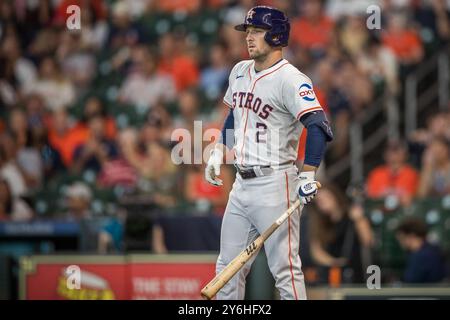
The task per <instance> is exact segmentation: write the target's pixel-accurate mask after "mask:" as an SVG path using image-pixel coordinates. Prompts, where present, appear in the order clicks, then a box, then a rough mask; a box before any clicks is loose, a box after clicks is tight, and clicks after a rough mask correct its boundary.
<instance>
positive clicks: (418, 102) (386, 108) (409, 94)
mask: <svg viewBox="0 0 450 320" xmlns="http://www.w3.org/2000/svg"><path fill="white" fill-rule="evenodd" d="M449 56H450V46H448V47H446V48H445V49H443V50H441V51H439V52H438V53H436V54H435V55H433V56H432V57H431V58H430V59H428V60H427V61H426V62H424V63H422V64H421V65H420V66H418V67H417V69H416V70H415V71H414V72H412V73H411V74H410V75H408V77H407V78H406V81H405V92H404V103H405V108H404V109H405V113H404V117H403V119H401V115H400V106H399V104H398V100H397V99H396V97H395V96H393V95H391V94H389V93H385V94H383V95H382V96H380V97H378V99H377V100H375V101H374V102H373V103H372V104H371V105H370V106H369V107H368V108H367V109H366V110H364V113H363V114H362V115H360V116H359V117H358V118H357V119H355V120H354V121H353V122H352V123H351V125H350V129H349V136H350V137H349V139H350V152H349V154H348V155H347V156H345V157H343V158H342V159H340V160H339V161H337V162H335V163H334V164H333V165H331V166H329V167H328V168H327V175H328V177H329V178H330V179H332V180H333V179H335V178H337V177H338V176H339V175H341V174H343V173H344V172H345V171H346V170H350V183H351V184H358V183H361V182H362V179H363V174H364V157H366V156H368V155H369V154H370V153H371V152H372V151H373V150H374V149H375V148H377V147H378V146H380V144H381V143H383V142H384V141H385V140H386V139H387V137H389V138H391V139H398V138H399V137H400V124H401V123H400V122H401V120H403V121H404V125H405V131H404V135H405V137H407V136H409V134H410V133H411V132H412V131H414V130H415V129H416V128H417V123H418V117H419V113H420V111H422V110H423V109H424V108H426V107H428V106H430V103H432V102H433V101H435V100H437V101H438V104H439V109H440V110H445V109H446V108H447V107H448V103H449V84H450V71H449V68H450V61H449ZM433 73H437V81H436V82H435V83H434V84H431V85H430V86H429V87H428V88H426V89H425V90H424V91H422V92H420V94H419V92H418V84H419V83H420V82H421V81H422V80H424V79H425V78H426V77H428V76H430V75H431V74H433ZM383 113H384V115H385V117H386V121H385V122H384V123H383V124H382V125H380V126H379V127H378V128H377V129H376V130H375V131H374V132H372V133H371V134H370V135H369V136H368V137H364V135H363V129H364V128H365V126H366V125H367V124H368V123H369V122H371V121H373V120H374V119H375V117H377V116H380V115H381V114H383Z"/></svg>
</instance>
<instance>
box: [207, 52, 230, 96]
mask: <svg viewBox="0 0 450 320" xmlns="http://www.w3.org/2000/svg"><path fill="white" fill-rule="evenodd" d="M229 72H230V64H229V63H228V57H227V49H226V48H225V46H224V45H223V44H220V43H219V44H215V45H214V46H212V48H211V50H210V54H209V65H208V67H206V68H204V69H203V70H202V72H201V76H200V86H201V88H202V89H203V90H204V91H205V94H206V96H207V97H208V98H209V99H211V100H213V99H217V98H218V97H219V95H220V94H221V92H223V89H224V86H225V85H226V84H227V83H228V76H229Z"/></svg>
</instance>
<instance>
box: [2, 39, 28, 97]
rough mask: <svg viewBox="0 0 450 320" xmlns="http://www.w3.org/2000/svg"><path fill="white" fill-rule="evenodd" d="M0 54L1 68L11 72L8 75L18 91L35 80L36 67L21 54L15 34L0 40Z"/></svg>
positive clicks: (24, 88) (23, 89)
mask: <svg viewBox="0 0 450 320" xmlns="http://www.w3.org/2000/svg"><path fill="white" fill-rule="evenodd" d="M0 56H1V57H2V58H3V59H4V61H2V63H5V65H4V66H3V68H5V70H6V72H10V73H11V75H10V76H11V77H13V79H14V80H15V82H16V83H15V84H16V85H17V88H16V89H17V90H18V91H19V92H21V91H25V90H26V89H27V88H28V87H29V86H30V85H31V84H32V83H33V82H34V81H35V80H36V78H37V70H36V67H35V65H34V64H33V63H32V62H31V61H30V60H28V59H27V58H25V57H24V56H23V55H22V52H21V48H20V43H19V39H18V38H17V37H16V36H8V37H6V38H5V39H4V40H3V41H2V46H1V54H0ZM3 59H2V60H3Z"/></svg>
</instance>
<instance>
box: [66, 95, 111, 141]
mask: <svg viewBox="0 0 450 320" xmlns="http://www.w3.org/2000/svg"><path fill="white" fill-rule="evenodd" d="M96 116H101V117H103V119H104V122H105V130H106V137H107V138H108V139H115V137H116V134H117V127H116V122H115V119H114V118H113V117H111V116H110V115H109V114H108V111H107V110H106V107H105V105H104V104H103V102H102V101H101V100H100V99H99V98H98V97H94V96H92V97H90V98H89V99H87V101H86V103H85V105H84V109H83V115H82V116H81V119H80V121H79V122H78V123H77V124H76V125H75V128H74V131H77V130H79V131H80V132H83V131H84V132H86V134H87V135H88V134H89V125H88V124H89V120H90V119H91V118H92V117H96Z"/></svg>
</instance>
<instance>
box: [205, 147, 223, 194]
mask: <svg viewBox="0 0 450 320" xmlns="http://www.w3.org/2000/svg"><path fill="white" fill-rule="evenodd" d="M222 159H223V152H222V150H220V149H213V150H211V156H210V157H209V160H208V164H207V165H206V169H205V179H206V181H208V182H209V183H210V184H212V185H213V186H221V185H222V180H220V179H219V178H217V176H219V175H220V166H221V165H222Z"/></svg>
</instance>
